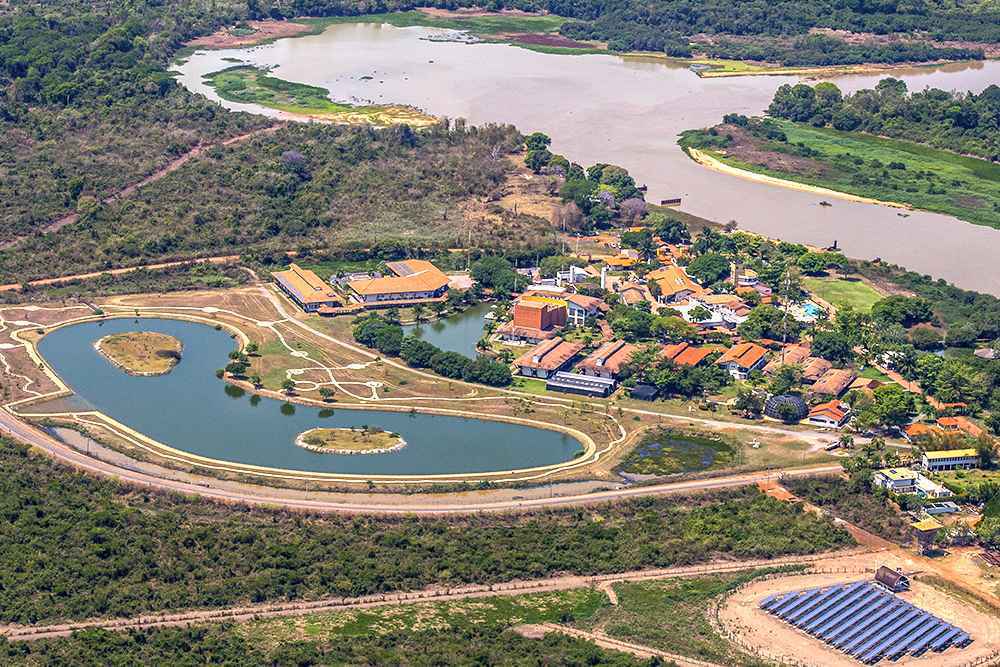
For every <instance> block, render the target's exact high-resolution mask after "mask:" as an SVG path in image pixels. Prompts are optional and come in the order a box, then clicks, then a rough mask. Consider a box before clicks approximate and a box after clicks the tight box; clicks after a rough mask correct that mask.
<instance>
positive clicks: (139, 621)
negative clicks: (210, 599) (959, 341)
mask: <svg viewBox="0 0 1000 667" xmlns="http://www.w3.org/2000/svg"><path fill="white" fill-rule="evenodd" d="M846 553H859V551H858V550H857V549H854V550H851V551H850V552H844V551H838V552H833V553H827V554H815V555H809V556H791V557H788V558H774V559H769V560H762V559H761V560H747V561H739V562H731V561H730V562H720V563H712V564H708V565H700V566H688V567H672V568H660V569H655V570H634V571H630V572H620V573H617V574H600V575H592V576H562V577H547V578H544V579H533V580H529V581H513V582H508V583H503V584H492V585H489V584H478V585H470V586H461V587H456V588H429V589H422V590H418V591H409V592H401V593H385V594H378V595H366V596H362V597H354V598H326V599H323V600H313V601H310V602H279V603H274V604H260V605H245V606H239V607H228V608H225V609H205V610H192V611H184V612H176V613H164V614H147V615H143V616H135V617H132V618H119V619H91V620H87V621H78V622H72V623H58V624H53V625H38V626H16V625H10V626H2V627H0V635H3V636H5V637H6V638H7V639H9V640H15V641H16V640H23V641H30V640H35V639H50V638H53V637H65V636H67V635H69V634H72V633H73V632H76V631H78V630H85V629H88V628H104V629H107V630H139V629H146V628H162V627H171V626H173V627H176V626H186V625H193V624H197V623H219V622H230V623H232V622H239V621H251V620H255V619H260V618H278V617H287V616H302V615H306V614H315V613H322V612H331V611H342V610H345V609H370V608H373V607H386V606H395V605H400V604H415V603H419V602H445V601H450V600H464V599H469V598H482V597H495V596H498V595H503V596H509V595H523V594H525V593H541V592H548V591H562V590H570V589H574V588H583V587H586V586H600V585H606V584H608V583H611V582H618V581H644V580H648V579H665V578H670V577H696V576H702V575H706V574H718V573H722V572H734V571H739V570H746V569H751V568H755V567H774V566H778V565H799V564H812V563H817V562H821V561H824V560H829V559H835V558H842V557H843V556H844V555H845V554H846Z"/></svg>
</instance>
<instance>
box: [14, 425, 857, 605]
mask: <svg viewBox="0 0 1000 667" xmlns="http://www.w3.org/2000/svg"><path fill="white" fill-rule="evenodd" d="M0 465H2V466H3V469H4V471H5V472H4V475H3V477H2V478H0V622H16V623H39V622H42V621H51V620H55V619H60V618H86V617H91V616H118V615H131V614H138V613H141V612H145V611H156V610H164V609H179V608H189V607H207V606H224V605H232V604H236V603H241V602H263V601H267V600H286V599H289V600H290V599H300V598H315V597H319V596H336V595H362V594H368V593H378V592H383V591H392V590H406V589H415V588H423V587H426V586H430V585H437V584H440V585H451V584H460V583H470V582H481V583H488V582H497V581H509V580H511V579H522V578H534V577H542V576H546V575H548V574H554V573H559V572H563V573H569V572H573V573H580V574H591V573H599V572H620V571H624V570H631V569H637V568H641V567H657V566H659V567H662V566H668V565H682V564H690V563H698V562H704V561H706V560H708V559H711V558H717V557H729V558H755V557H756V558H760V557H770V556H777V555H782V554H796V553H814V552H818V551H823V550H828V549H833V548H838V547H843V546H846V545H849V544H851V543H852V540H851V538H850V536H849V535H848V534H847V533H845V532H844V531H843V530H841V529H840V528H837V527H835V526H834V525H833V524H832V523H831V522H829V521H827V520H826V519H822V518H818V517H816V516H814V515H812V514H808V513H805V512H802V511H801V509H800V508H798V507H795V506H790V505H787V504H783V503H780V502H778V501H776V500H773V499H770V498H768V497H766V496H764V495H763V494H761V493H759V492H757V491H756V490H754V489H740V490H735V491H729V492H726V493H723V494H719V495H705V496H696V497H690V498H676V497H673V498H670V499H669V500H668V499H662V500H660V499H656V500H653V499H650V500H642V501H636V502H628V503H623V504H620V505H614V506H607V507H601V508H599V509H592V510H588V511H586V512H583V511H578V510H566V511H554V512H547V513H542V514H534V515H521V516H501V515H483V516H470V517H454V518H450V519H416V518H389V517H374V516H370V517H356V518H350V517H341V516H324V517H309V516H303V515H301V514H292V513H284V512H277V511H264V510H249V509H246V508H229V507H220V506H215V505H211V504H207V503H203V502H197V501H190V500H185V499H181V498H179V497H166V496H158V495H150V494H147V493H139V492H133V491H131V490H129V489H127V488H124V487H121V486H119V485H118V484H116V483H114V482H111V481H107V480H104V479H96V478H93V477H88V476H85V475H82V474H78V473H72V472H69V471H67V470H65V469H62V468H61V467H60V466H59V465H58V464H56V463H53V462H51V461H49V460H48V459H45V458H39V457H37V456H34V455H32V454H29V452H28V450H27V448H25V447H22V446H20V445H16V444H14V443H11V442H10V441H6V440H0ZM637 545H641V548H639V547H637Z"/></svg>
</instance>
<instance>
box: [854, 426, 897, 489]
mask: <svg viewBox="0 0 1000 667" xmlns="http://www.w3.org/2000/svg"><path fill="white" fill-rule="evenodd" d="M898 465H899V454H897V453H896V452H895V451H893V450H890V449H889V448H888V447H886V444H885V440H883V439H882V438H872V439H871V441H870V442H867V443H865V444H864V445H862V446H861V447H860V448H858V449H856V450H855V451H854V454H852V455H851V456H849V457H848V458H846V459H841V466H843V468H844V472H846V473H847V475H848V476H849V477H850V478H851V483H852V484H853V485H854V486H855V488H857V489H859V490H865V491H871V490H872V477H873V476H874V472H875V471H876V470H881V469H882V468H894V467H896V466H898Z"/></svg>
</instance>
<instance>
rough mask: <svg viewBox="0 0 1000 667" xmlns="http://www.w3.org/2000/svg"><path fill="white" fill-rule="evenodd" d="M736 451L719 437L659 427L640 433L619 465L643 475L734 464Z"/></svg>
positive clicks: (630, 471)
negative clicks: (641, 435) (637, 441)
mask: <svg viewBox="0 0 1000 667" xmlns="http://www.w3.org/2000/svg"><path fill="white" fill-rule="evenodd" d="M739 453H740V452H739V449H738V448H737V446H736V445H733V444H732V443H730V442H727V441H726V440H723V439H721V438H711V437H706V436H704V435H698V434H690V433H683V432H679V431H673V430H671V429H666V428H658V429H655V430H652V431H650V432H649V433H647V434H646V435H644V436H643V438H642V439H641V440H640V441H639V443H638V444H637V445H636V446H635V448H634V449H633V450H632V451H631V452H629V453H628V455H627V456H626V457H625V458H624V459H623V460H622V462H621V463H620V464H619V465H618V469H619V470H621V471H622V472H627V473H634V474H644V475H671V474H676V473H683V472H695V471H700V470H709V469H712V468H724V467H726V466H729V465H733V464H735V463H736V461H737V459H738V457H739Z"/></svg>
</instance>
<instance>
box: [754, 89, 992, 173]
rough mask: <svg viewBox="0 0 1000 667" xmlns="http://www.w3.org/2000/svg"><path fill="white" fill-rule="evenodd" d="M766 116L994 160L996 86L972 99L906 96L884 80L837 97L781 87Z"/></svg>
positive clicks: (967, 95)
mask: <svg viewBox="0 0 1000 667" xmlns="http://www.w3.org/2000/svg"><path fill="white" fill-rule="evenodd" d="M767 111H768V113H769V114H770V115H771V116H774V117H777V118H786V119H788V120H793V121H797V122H803V123H810V124H812V125H814V126H816V127H833V128H835V129H837V130H843V131H857V132H867V133H869V134H877V135H882V136H887V137H893V138H896V139H906V140H907V141H913V142H916V143H922V144H928V145H931V146H935V147H937V148H944V149H947V150H951V151H956V152H959V153H967V154H970V155H977V156H979V157H983V158H986V159H988V160H992V161H994V162H996V161H998V160H1000V86H995V85H994V86H989V87H987V88H986V89H985V90H983V92H981V93H978V94H976V93H972V92H964V93H962V92H954V91H952V92H948V91H944V90H940V89H938V88H928V89H926V90H922V91H919V92H915V93H908V91H907V88H906V82H904V81H900V80H899V79H894V78H886V79H882V80H881V81H879V82H878V83H877V84H876V85H875V87H874V88H863V89H861V90H858V91H855V92H854V93H851V94H848V95H843V94H842V93H841V91H840V89H839V88H837V86H836V85H835V84H833V83H829V82H824V83H820V84H816V86H809V85H806V84H797V85H794V86H792V85H788V84H785V85H783V86H781V87H780V88H778V90H777V92H776V93H775V94H774V99H773V100H772V101H771V105H770V106H769V107H768V110H767Z"/></svg>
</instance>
